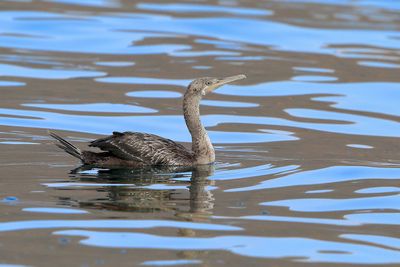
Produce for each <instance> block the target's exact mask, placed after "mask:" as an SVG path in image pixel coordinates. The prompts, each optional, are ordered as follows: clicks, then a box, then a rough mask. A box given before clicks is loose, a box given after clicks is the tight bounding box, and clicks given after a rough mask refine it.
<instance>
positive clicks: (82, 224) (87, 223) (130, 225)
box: [0, 220, 242, 232]
mask: <svg viewBox="0 0 400 267" xmlns="http://www.w3.org/2000/svg"><path fill="white" fill-rule="evenodd" d="M156 227H169V228H188V229H195V230H210V231H239V230H242V228H240V227H237V226H230V225H222V224H211V223H193V222H177V221H161V220H32V221H29V220H27V221H16V222H0V232H9V231H20V230H31V229H54V228H103V229H149V228H156Z"/></svg>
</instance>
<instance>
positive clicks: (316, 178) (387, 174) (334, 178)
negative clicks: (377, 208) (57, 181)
mask: <svg viewBox="0 0 400 267" xmlns="http://www.w3.org/2000/svg"><path fill="white" fill-rule="evenodd" d="M399 176H400V169H399V168H377V167H362V166H334V167H328V168H323V169H317V170H311V171H303V172H297V173H293V174H289V175H286V176H283V177H278V178H274V179H270V180H266V181H263V182H261V183H259V184H257V185H254V186H249V187H241V188H235V189H229V190H226V191H228V192H241V191H252V190H265V189H272V188H281V187H289V186H305V185H318V184H330V183H338V182H346V181H360V180H370V179H379V180H385V179H387V180H396V179H398V177H399ZM321 203H323V202H321Z"/></svg>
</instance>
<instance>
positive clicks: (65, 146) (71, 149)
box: [48, 131, 83, 161]
mask: <svg viewBox="0 0 400 267" xmlns="http://www.w3.org/2000/svg"><path fill="white" fill-rule="evenodd" d="M48 133H49V135H50V136H51V137H53V138H54V139H56V140H57V141H58V142H59V143H56V144H55V145H56V146H58V147H59V148H61V149H62V150H64V151H65V152H67V153H68V154H70V155H71V156H74V157H75V158H78V159H80V160H82V161H83V154H82V151H81V150H80V149H79V148H77V147H76V146H74V145H73V144H71V143H70V142H68V141H67V140H65V139H64V138H62V137H61V136H59V135H57V134H55V133H53V132H50V131H48Z"/></svg>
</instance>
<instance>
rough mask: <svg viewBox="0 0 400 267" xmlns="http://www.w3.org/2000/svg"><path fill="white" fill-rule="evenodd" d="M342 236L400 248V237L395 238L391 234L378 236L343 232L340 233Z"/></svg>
mask: <svg viewBox="0 0 400 267" xmlns="http://www.w3.org/2000/svg"><path fill="white" fill-rule="evenodd" d="M340 237H342V238H346V239H350V240H356V241H364V242H368V243H373V244H377V245H382V246H386V247H389V248H394V249H400V238H394V237H389V236H376V235H360V234H343V235H340Z"/></svg>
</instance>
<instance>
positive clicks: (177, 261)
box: [140, 260, 202, 266]
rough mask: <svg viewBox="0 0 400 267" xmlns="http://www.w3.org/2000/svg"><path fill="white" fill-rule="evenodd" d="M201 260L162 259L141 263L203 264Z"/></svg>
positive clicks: (159, 264)
mask: <svg viewBox="0 0 400 267" xmlns="http://www.w3.org/2000/svg"><path fill="white" fill-rule="evenodd" d="M201 263H202V261H201V260H164V261H162V260H160V261H145V262H142V263H141V264H140V265H144V266H176V265H189V264H201Z"/></svg>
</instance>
